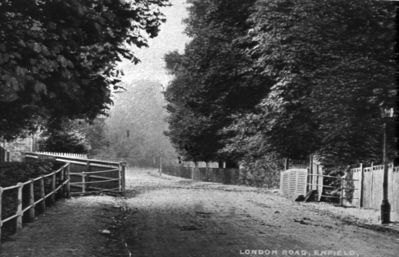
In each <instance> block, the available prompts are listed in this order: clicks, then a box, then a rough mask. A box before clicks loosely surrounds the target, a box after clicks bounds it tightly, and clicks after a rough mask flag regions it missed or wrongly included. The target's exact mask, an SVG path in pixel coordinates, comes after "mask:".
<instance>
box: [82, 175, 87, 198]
mask: <svg viewBox="0 0 399 257" xmlns="http://www.w3.org/2000/svg"><path fill="white" fill-rule="evenodd" d="M82 193H83V194H85V193H86V172H84V171H83V172H82Z"/></svg>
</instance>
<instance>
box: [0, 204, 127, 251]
mask: <svg viewBox="0 0 399 257" xmlns="http://www.w3.org/2000/svg"><path fill="white" fill-rule="evenodd" d="M120 209H121V207H120V200H119V199H118V198H114V197H109V196H87V197H80V198H71V199H66V200H61V201H59V202H57V203H56V205H55V206H51V207H50V208H48V210H47V211H46V213H45V214H44V215H41V216H39V217H38V219H37V220H36V221H35V222H33V223H30V224H26V226H25V227H24V228H23V230H22V231H21V232H19V233H17V234H16V235H14V236H12V238H11V239H9V240H6V242H3V244H2V246H1V248H0V257H94V256H96V257H97V256H104V257H105V256H107V257H111V256H118V254H120V253H123V252H124V249H122V246H121V245H120V244H119V241H118V240H117V239H114V238H112V237H111V235H108V234H104V233H102V232H103V231H104V230H105V229H108V230H111V229H112V227H113V226H115V221H114V217H118V215H119V214H120V212H121V210H120ZM120 256H126V255H120Z"/></svg>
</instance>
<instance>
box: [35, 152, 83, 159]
mask: <svg viewBox="0 0 399 257" xmlns="http://www.w3.org/2000/svg"><path fill="white" fill-rule="evenodd" d="M35 153H37V154H40V155H51V156H58V157H67V158H79V159H87V158H88V155H87V154H83V153H82V154H81V153H55V152H35Z"/></svg>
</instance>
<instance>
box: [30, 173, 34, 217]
mask: <svg viewBox="0 0 399 257" xmlns="http://www.w3.org/2000/svg"><path fill="white" fill-rule="evenodd" d="M33 183H34V181H33V179H31V180H30V183H29V206H31V207H30V209H29V221H31V222H32V221H34V220H35V185H34V184H33Z"/></svg>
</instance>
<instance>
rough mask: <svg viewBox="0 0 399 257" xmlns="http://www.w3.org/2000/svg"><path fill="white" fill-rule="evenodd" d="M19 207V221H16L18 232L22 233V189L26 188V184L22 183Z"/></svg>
mask: <svg viewBox="0 0 399 257" xmlns="http://www.w3.org/2000/svg"><path fill="white" fill-rule="evenodd" d="M17 185H18V200H17V203H18V206H17V219H16V230H17V231H20V230H21V229H22V216H23V214H24V213H23V212H22V188H23V186H24V184H22V183H18V184H17Z"/></svg>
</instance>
